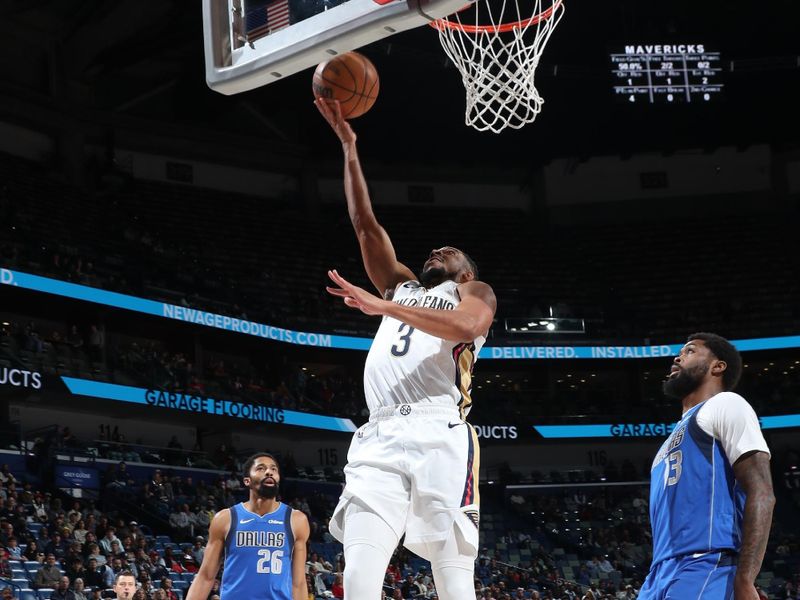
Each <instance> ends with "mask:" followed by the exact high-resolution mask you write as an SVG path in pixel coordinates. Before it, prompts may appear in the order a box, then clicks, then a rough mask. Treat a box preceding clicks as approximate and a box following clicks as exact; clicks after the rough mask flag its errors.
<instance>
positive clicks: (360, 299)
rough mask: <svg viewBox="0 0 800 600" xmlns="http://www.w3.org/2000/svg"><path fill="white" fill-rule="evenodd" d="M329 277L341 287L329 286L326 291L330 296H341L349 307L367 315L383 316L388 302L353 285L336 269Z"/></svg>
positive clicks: (329, 272)
mask: <svg viewBox="0 0 800 600" xmlns="http://www.w3.org/2000/svg"><path fill="white" fill-rule="evenodd" d="M328 277H330V278H331V281H333V282H334V283H335V284H336V285H338V286H339V287H330V286H327V287H326V288H325V289H326V290H328V293H329V294H332V295H333V296H339V297H340V298H342V299H344V303H345V304H347V306H349V307H350V308H357V309H358V310H360V311H361V312H363V313H364V314H365V315H382V314H383V309H384V308H385V305H386V304H387V302H388V301H387V300H383V299H381V298H378V296H376V295H374V294H370V293H369V292H368V291H367V290H365V289H363V288H360V287H358V286H357V285H353V284H352V283H350V282H349V281H347V280H346V279H345V278H344V277H342V276H341V275H339V273H338V272H337V271H336V270H335V269H334V270H333V271H328Z"/></svg>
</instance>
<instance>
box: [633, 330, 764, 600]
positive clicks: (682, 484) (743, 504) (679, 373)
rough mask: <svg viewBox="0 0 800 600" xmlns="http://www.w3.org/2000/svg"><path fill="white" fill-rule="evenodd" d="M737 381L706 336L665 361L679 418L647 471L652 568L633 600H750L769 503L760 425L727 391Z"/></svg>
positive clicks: (729, 358)
mask: <svg viewBox="0 0 800 600" xmlns="http://www.w3.org/2000/svg"><path fill="white" fill-rule="evenodd" d="M741 372H742V359H741V357H740V356H739V353H738V352H737V351H736V349H735V348H734V347H733V345H732V344H731V343H730V342H728V340H726V339H724V338H722V337H720V336H718V335H715V334H713V333H695V334H693V335H691V336H689V339H688V341H687V343H686V345H684V346H683V348H682V349H681V351H680V354H679V355H678V356H677V357H676V358H675V360H674V361H673V364H672V370H671V371H670V374H669V376H668V377H667V380H666V381H665V382H664V393H665V394H666V395H667V396H669V397H671V398H675V399H676V400H680V401H681V402H682V403H683V417H682V418H681V420H680V421H678V424H677V425H676V426H675V428H674V429H673V431H672V433H671V434H670V436H669V437H668V438H667V441H666V442H664V444H663V446H662V447H661V450H660V451H659V452H658V454H657V455H656V457H655V460H654V461H653V467H652V471H651V481H650V521H651V525H652V528H653V563H652V566H651V567H650V574H649V575H648V576H647V579H646V580H645V582H644V585H643V586H642V589H641V591H640V592H639V600H695V599H697V600H700V599H708V600H717V599H719V600H729V599H731V600H734V599H735V600H758V593H757V592H756V589H755V585H754V583H755V579H756V576H757V575H758V572H759V570H760V569H761V561H762V560H763V559H764V551H765V550H766V547H767V538H768V537H769V530H770V525H771V523H772V508H773V506H774V504H775V497H774V496H773V493H772V479H771V476H770V469H769V459H770V453H769V448H767V443H766V441H765V440H764V436H763V435H762V434H761V428H760V426H759V423H758V417H757V416H756V413H755V412H754V411H753V409H752V407H751V406H750V405H749V404H748V403H747V402H746V401H745V399H744V398H742V397H741V396H739V395H738V394H735V393H733V391H732V390H733V389H734V388H735V387H736V384H737V383H738V381H739V376H740V375H741Z"/></svg>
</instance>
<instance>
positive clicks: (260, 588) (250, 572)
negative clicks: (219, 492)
mask: <svg viewBox="0 0 800 600" xmlns="http://www.w3.org/2000/svg"><path fill="white" fill-rule="evenodd" d="M230 510H231V526H230V529H229V530H228V535H227V536H226V538H225V567H224V570H223V573H222V591H221V594H220V597H221V599H222V600H292V550H293V548H294V534H293V533H292V509H291V508H290V507H289V506H286V505H285V504H283V503H281V504H280V505H279V506H278V508H277V509H276V510H275V511H274V512H271V513H268V514H266V515H264V516H263V517H259V516H258V515H257V514H255V513H252V512H250V511H249V510H247V509H246V508H245V507H244V504H243V503H239V504H236V505H235V506H232V507H231V509H230Z"/></svg>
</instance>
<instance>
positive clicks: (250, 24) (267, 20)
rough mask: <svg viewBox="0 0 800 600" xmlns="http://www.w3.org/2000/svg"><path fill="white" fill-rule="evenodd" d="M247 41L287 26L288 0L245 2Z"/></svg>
mask: <svg viewBox="0 0 800 600" xmlns="http://www.w3.org/2000/svg"><path fill="white" fill-rule="evenodd" d="M245 24H246V26H247V41H248V42H252V41H253V40H257V39H259V38H262V37H264V36H265V35H267V34H268V33H272V32H274V31H277V30H278V29H283V28H284V27H288V26H289V0H272V1H271V2H267V1H264V0H260V1H259V0H255V1H251V2H247V4H246V11H245Z"/></svg>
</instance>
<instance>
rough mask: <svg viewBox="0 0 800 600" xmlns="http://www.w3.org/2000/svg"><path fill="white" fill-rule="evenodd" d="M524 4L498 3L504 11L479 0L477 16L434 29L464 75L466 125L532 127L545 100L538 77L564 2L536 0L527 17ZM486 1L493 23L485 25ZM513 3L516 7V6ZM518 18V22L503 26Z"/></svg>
mask: <svg viewBox="0 0 800 600" xmlns="http://www.w3.org/2000/svg"><path fill="white" fill-rule="evenodd" d="M520 1H521V0H499V1H498V4H500V8H499V10H498V9H497V8H495V9H494V10H492V6H491V5H490V4H489V3H488V1H486V0H476V1H475V3H474V5H473V10H474V24H471V23H467V22H466V21H467V20H469V21H472V16H471V15H470V16H469V17H463V18H462V17H461V12H458V13H455V14H454V15H451V16H449V17H445V18H443V19H438V20H436V21H434V22H432V23H431V25H432V26H433V27H434V28H435V29H437V30H438V31H439V40H440V41H441V42H442V47H443V48H444V51H445V52H446V53H447V56H449V57H450V60H452V61H453V64H454V65H455V66H456V67H457V68H458V70H459V72H460V73H461V81H462V82H463V83H464V87H465V88H466V91H467V107H466V112H465V122H466V124H467V125H469V126H471V127H473V128H474V129H477V130H478V131H493V132H494V133H500V132H501V131H502V130H503V129H505V128H506V127H511V128H513V129H519V128H521V127H523V126H524V125H527V124H528V123H533V121H534V120H535V119H536V116H537V115H538V114H539V112H541V110H542V104H543V103H544V100H543V99H542V97H541V96H540V95H539V92H537V91H536V86H535V85H534V74H535V72H536V67H537V66H538V65H539V57H540V56H541V54H542V50H544V47H545V45H546V44H547V40H549V39H550V35H551V34H552V33H553V30H554V29H555V27H556V25H558V22H559V21H560V20H561V17H562V16H563V14H564V2H563V0H533V2H534V8H533V16H531V17H525V16H523V15H522V11H521V9H520V6H519V4H520ZM484 2H485V10H484V11H483V12H485V13H486V15H484V16H483V19H484V20H486V19H488V21H489V22H490V24H488V25H480V24H479V21H480V20H481V19H480V17H481V15H480V12H481V9H480V5H481V4H482V3H484ZM512 3H513V6H512ZM508 18H515V19H516V21H513V22H505V23H504V22H503V21H504V20H506V19H508Z"/></svg>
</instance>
